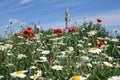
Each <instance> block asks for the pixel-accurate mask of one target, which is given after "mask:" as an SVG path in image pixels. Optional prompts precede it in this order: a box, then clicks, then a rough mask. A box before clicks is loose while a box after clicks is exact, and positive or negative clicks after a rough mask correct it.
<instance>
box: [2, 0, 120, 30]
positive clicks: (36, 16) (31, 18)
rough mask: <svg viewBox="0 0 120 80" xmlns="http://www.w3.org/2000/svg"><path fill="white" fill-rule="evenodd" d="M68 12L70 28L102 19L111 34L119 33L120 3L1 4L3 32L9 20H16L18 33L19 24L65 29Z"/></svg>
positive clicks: (21, 0) (39, 0)
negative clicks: (76, 23) (76, 24)
mask: <svg viewBox="0 0 120 80" xmlns="http://www.w3.org/2000/svg"><path fill="white" fill-rule="evenodd" d="M66 8H68V9H69V14H70V20H71V21H70V25H71V24H73V23H74V22H75V21H76V22H78V23H80V22H82V21H83V17H86V20H89V19H92V20H93V21H94V22H96V18H101V19H103V23H102V24H103V25H105V27H106V28H107V29H108V30H112V29H120V0H0V31H1V32H2V31H3V30H5V28H6V25H8V21H9V19H16V23H15V25H14V26H13V28H14V29H15V30H16V31H18V30H19V29H20V28H19V24H20V22H25V24H26V26H31V23H32V22H34V23H38V22H40V25H41V26H42V28H43V29H48V28H63V27H64V24H65V22H64V17H65V10H66Z"/></svg>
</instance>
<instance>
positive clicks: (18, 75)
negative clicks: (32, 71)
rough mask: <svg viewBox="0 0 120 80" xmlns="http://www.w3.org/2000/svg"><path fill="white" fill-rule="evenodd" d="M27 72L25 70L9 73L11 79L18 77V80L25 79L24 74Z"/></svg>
mask: <svg viewBox="0 0 120 80" xmlns="http://www.w3.org/2000/svg"><path fill="white" fill-rule="evenodd" d="M26 72H28V71H27V70H21V71H16V72H13V73H10V75H11V76H12V77H14V78H15V77H18V78H25V77H26V75H25V74H24V73H26Z"/></svg>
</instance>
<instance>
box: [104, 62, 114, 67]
mask: <svg viewBox="0 0 120 80" xmlns="http://www.w3.org/2000/svg"><path fill="white" fill-rule="evenodd" d="M103 63H104V65H105V66H107V67H113V65H112V64H111V63H108V62H103Z"/></svg>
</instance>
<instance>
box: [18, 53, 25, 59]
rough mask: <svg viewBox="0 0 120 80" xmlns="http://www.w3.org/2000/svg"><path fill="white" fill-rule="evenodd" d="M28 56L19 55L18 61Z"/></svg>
mask: <svg viewBox="0 0 120 80" xmlns="http://www.w3.org/2000/svg"><path fill="white" fill-rule="evenodd" d="M26 57H27V56H26V55H25V54H18V57H17V58H18V59H22V58H26Z"/></svg>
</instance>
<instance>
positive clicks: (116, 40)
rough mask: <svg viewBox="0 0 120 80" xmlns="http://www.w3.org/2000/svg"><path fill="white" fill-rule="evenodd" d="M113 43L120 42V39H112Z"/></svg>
mask: <svg viewBox="0 0 120 80" xmlns="http://www.w3.org/2000/svg"><path fill="white" fill-rule="evenodd" d="M111 41H112V42H119V39H111Z"/></svg>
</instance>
